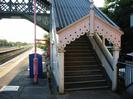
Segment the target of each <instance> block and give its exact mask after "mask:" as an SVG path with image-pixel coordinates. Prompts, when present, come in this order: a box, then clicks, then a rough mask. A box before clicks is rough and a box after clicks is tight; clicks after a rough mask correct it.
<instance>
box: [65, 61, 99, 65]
mask: <svg viewBox="0 0 133 99" xmlns="http://www.w3.org/2000/svg"><path fill="white" fill-rule="evenodd" d="M71 65H73V66H75V65H97V63H96V62H93V61H88V62H74V61H73V62H71V63H69V62H65V66H71Z"/></svg>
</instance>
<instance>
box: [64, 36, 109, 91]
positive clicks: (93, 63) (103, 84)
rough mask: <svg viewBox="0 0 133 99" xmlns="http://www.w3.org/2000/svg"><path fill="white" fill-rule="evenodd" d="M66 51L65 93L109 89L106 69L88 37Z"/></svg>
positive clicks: (81, 38) (71, 45) (84, 37)
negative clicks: (101, 64) (100, 62)
mask: <svg viewBox="0 0 133 99" xmlns="http://www.w3.org/2000/svg"><path fill="white" fill-rule="evenodd" d="M65 51H66V52H65V57H64V62H65V63H64V88H65V91H76V90H89V89H107V88H109V84H108V82H107V79H106V77H105V72H104V69H103V68H102V67H101V66H100V64H99V61H98V60H97V56H96V53H95V52H94V50H93V48H92V45H91V43H90V41H89V39H88V37H87V36H86V35H84V36H82V37H80V38H79V39H77V40H75V41H74V42H72V43H71V44H69V45H67V46H66V48H65Z"/></svg>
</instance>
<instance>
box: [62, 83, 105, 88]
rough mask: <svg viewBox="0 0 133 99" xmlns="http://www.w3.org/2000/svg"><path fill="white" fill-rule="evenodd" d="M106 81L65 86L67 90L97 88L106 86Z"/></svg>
mask: <svg viewBox="0 0 133 99" xmlns="http://www.w3.org/2000/svg"><path fill="white" fill-rule="evenodd" d="M106 85H107V82H106V81H101V82H99V81H97V82H88V83H77V84H76V83H73V84H66V83H65V85H64V88H65V89H69V88H70V89H71V88H84V87H97V86H106Z"/></svg>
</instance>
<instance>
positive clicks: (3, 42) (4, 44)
mask: <svg viewBox="0 0 133 99" xmlns="http://www.w3.org/2000/svg"><path fill="white" fill-rule="evenodd" d="M25 45H27V43H25V42H24V43H22V42H8V41H7V40H4V39H0V47H15V46H17V47H20V46H25Z"/></svg>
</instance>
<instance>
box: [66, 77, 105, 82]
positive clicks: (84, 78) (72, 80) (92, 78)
mask: <svg viewBox="0 0 133 99" xmlns="http://www.w3.org/2000/svg"><path fill="white" fill-rule="evenodd" d="M101 79H104V77H103V76H88V77H80V76H79V77H71V78H68V77H65V82H78V81H91V80H101Z"/></svg>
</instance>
